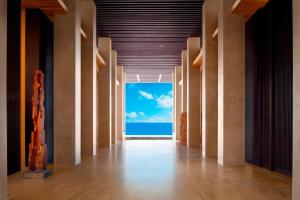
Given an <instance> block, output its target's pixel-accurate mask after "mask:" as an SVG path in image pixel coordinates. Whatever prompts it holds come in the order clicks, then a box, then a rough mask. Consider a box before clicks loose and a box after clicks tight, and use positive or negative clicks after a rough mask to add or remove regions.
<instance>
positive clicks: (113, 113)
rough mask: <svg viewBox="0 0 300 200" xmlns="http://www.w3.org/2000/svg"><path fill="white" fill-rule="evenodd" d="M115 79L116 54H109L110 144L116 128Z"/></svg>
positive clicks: (114, 137)
mask: <svg viewBox="0 0 300 200" xmlns="http://www.w3.org/2000/svg"><path fill="white" fill-rule="evenodd" d="M116 77H117V52H116V51H114V50H113V51H112V52H111V80H110V81H111V90H110V93H111V101H110V104H111V105H110V106H111V110H110V114H111V118H110V122H111V143H112V144H116V139H117V137H116V127H117V118H116Z"/></svg>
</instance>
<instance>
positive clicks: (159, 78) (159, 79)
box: [158, 74, 161, 82]
mask: <svg viewBox="0 0 300 200" xmlns="http://www.w3.org/2000/svg"><path fill="white" fill-rule="evenodd" d="M160 81H161V74H160V75H159V77H158V82H160Z"/></svg>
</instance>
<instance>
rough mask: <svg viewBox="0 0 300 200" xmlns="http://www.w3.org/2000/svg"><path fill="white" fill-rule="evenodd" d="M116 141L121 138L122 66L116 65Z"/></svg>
mask: <svg viewBox="0 0 300 200" xmlns="http://www.w3.org/2000/svg"><path fill="white" fill-rule="evenodd" d="M117 80H118V83H119V85H118V86H117V141H122V140H123V66H118V67H117Z"/></svg>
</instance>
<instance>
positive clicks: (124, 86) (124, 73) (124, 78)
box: [122, 68, 126, 139]
mask: <svg viewBox="0 0 300 200" xmlns="http://www.w3.org/2000/svg"><path fill="white" fill-rule="evenodd" d="M122 97H123V98H122V104H123V113H122V118H123V127H122V136H123V139H124V137H125V131H126V117H125V113H126V72H125V70H124V68H123V95H122Z"/></svg>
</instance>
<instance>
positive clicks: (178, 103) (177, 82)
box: [174, 66, 182, 140]
mask: <svg viewBox="0 0 300 200" xmlns="http://www.w3.org/2000/svg"><path fill="white" fill-rule="evenodd" d="M181 79H182V67H181V66H176V67H175V83H174V89H175V94H176V95H175V97H174V98H175V102H176V103H175V106H174V107H175V108H176V109H175V112H176V113H175V122H176V127H175V131H176V140H179V134H180V114H181V113H182V97H181V96H182V95H181V93H182V91H181V90H182V88H181V85H180V81H181Z"/></svg>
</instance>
